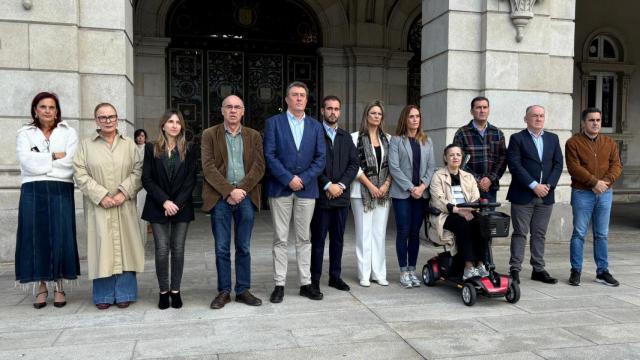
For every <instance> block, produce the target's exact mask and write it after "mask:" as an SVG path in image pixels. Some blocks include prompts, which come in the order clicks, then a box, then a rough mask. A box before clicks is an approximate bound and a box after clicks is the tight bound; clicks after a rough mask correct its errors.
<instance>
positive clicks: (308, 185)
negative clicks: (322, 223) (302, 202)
mask: <svg viewBox="0 0 640 360" xmlns="http://www.w3.org/2000/svg"><path fill="white" fill-rule="evenodd" d="M303 121H304V132H303V133H302V141H301V142H300V149H299V150H298V149H296V143H295V142H294V140H293V133H292V132H291V128H290V127H289V120H288V119H287V113H286V112H283V113H280V114H278V115H275V116H272V117H270V118H269V119H267V121H266V124H265V130H264V160H265V163H266V167H267V182H266V184H267V196H268V197H282V196H289V195H291V194H292V193H293V190H291V188H289V182H291V180H292V179H293V176H294V175H297V176H298V177H299V178H300V179H302V182H303V184H304V187H303V188H302V190H300V191H297V192H296V195H297V196H298V197H301V198H307V199H315V198H317V197H318V194H319V191H318V181H317V179H318V176H319V175H320V174H322V172H323V171H324V165H325V145H324V129H323V128H322V124H320V122H319V121H318V120H316V119H314V118H312V117H311V116H308V115H306V116H305V117H304V120H303Z"/></svg>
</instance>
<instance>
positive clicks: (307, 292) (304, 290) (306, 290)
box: [300, 284, 324, 300]
mask: <svg viewBox="0 0 640 360" xmlns="http://www.w3.org/2000/svg"><path fill="white" fill-rule="evenodd" d="M300 296H305V297H308V298H309V299H311V300H322V298H323V297H324V295H322V293H321V292H320V290H317V289H316V288H315V287H313V285H311V284H309V285H302V286H300Z"/></svg>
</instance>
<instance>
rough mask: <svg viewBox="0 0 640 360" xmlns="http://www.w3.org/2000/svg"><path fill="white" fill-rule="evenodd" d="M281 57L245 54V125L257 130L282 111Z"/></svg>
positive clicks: (277, 55) (260, 129)
mask: <svg viewBox="0 0 640 360" xmlns="http://www.w3.org/2000/svg"><path fill="white" fill-rule="evenodd" d="M282 62H283V56H282V55H280V54H275V55H273V54H247V94H246V99H245V106H246V108H247V112H246V114H245V123H246V124H247V125H248V126H250V127H252V128H254V129H256V130H258V131H262V130H263V129H264V121H265V120H266V119H267V118H269V117H270V116H273V115H275V114H277V113H279V112H281V111H282V106H283V104H284V99H283V93H284V86H283V76H282V75H283V74H282V65H283V64H282Z"/></svg>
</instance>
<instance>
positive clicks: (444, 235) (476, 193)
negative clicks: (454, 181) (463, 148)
mask: <svg viewBox="0 0 640 360" xmlns="http://www.w3.org/2000/svg"><path fill="white" fill-rule="evenodd" d="M459 174H460V185H461V186H462V193H463V194H464V198H465V201H466V202H473V201H477V200H478V199H479V198H480V190H478V184H477V183H476V179H475V178H474V177H473V175H471V174H470V173H468V172H466V171H463V170H460V172H459ZM429 193H430V194H431V201H430V203H429V204H430V206H431V207H434V208H436V209H438V210H440V211H441V212H442V213H441V214H440V215H438V216H434V215H430V216H429V225H430V226H429V231H428V233H429V240H431V241H432V242H434V243H436V244H440V245H446V246H448V247H450V248H451V254H452V255H453V254H455V243H454V238H453V233H452V232H450V231H448V230H445V229H444V222H445V221H446V220H447V216H449V211H448V210H447V204H449V203H453V193H452V192H451V175H450V174H449V170H448V169H447V168H446V167H444V168H440V169H438V170H437V171H436V172H435V173H434V174H433V178H431V184H430V185H429Z"/></svg>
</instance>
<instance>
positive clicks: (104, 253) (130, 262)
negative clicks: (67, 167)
mask: <svg viewBox="0 0 640 360" xmlns="http://www.w3.org/2000/svg"><path fill="white" fill-rule="evenodd" d="M94 116H95V119H96V125H97V126H98V129H97V132H96V133H95V134H94V135H92V136H90V137H89V138H86V139H84V140H83V141H82V142H81V143H80V146H79V147H78V151H77V152H76V156H75V158H74V159H73V168H74V170H75V174H74V178H75V180H76V184H78V187H79V188H80V191H82V194H83V195H84V215H85V219H86V223H87V262H88V269H89V279H92V280H93V303H94V304H95V305H96V307H97V308H98V309H100V310H105V309H108V308H109V307H110V306H111V305H112V304H113V303H115V304H116V305H117V306H118V307H119V308H126V307H128V306H129V305H130V304H131V303H132V302H134V301H136V300H137V299H138V283H137V280H136V273H137V272H142V271H144V245H143V244H142V237H141V234H140V226H139V223H138V213H137V210H136V194H137V193H138V191H139V190H140V188H141V182H140V175H141V173H142V158H141V157H140V156H139V155H138V152H137V151H136V143H135V142H134V140H133V139H132V138H130V137H127V136H124V135H123V134H121V133H120V132H119V131H118V113H117V112H116V108H115V107H114V106H113V105H111V104H109V103H100V104H98V105H97V106H96V108H95V110H94Z"/></svg>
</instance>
